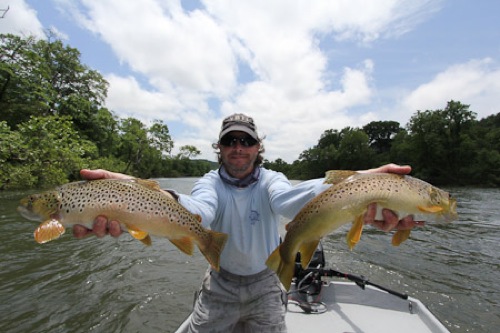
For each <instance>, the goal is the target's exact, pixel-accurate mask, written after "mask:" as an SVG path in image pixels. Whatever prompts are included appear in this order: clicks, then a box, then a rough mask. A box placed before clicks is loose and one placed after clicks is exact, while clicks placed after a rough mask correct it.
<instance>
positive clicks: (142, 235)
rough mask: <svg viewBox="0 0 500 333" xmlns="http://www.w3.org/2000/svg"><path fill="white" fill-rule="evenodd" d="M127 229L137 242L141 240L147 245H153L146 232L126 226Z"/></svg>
mask: <svg viewBox="0 0 500 333" xmlns="http://www.w3.org/2000/svg"><path fill="white" fill-rule="evenodd" d="M125 227H126V228H127V231H128V233H129V234H130V235H132V237H134V238H135V239H137V240H140V241H141V242H143V243H144V244H146V245H151V238H150V237H149V234H148V233H147V232H146V231H142V230H140V229H137V228H136V227H134V226H132V225H129V224H125Z"/></svg>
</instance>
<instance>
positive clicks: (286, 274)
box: [266, 245, 295, 290]
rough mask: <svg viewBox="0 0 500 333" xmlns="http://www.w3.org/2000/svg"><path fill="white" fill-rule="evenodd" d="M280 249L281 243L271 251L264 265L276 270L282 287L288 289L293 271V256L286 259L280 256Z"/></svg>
mask: <svg viewBox="0 0 500 333" xmlns="http://www.w3.org/2000/svg"><path fill="white" fill-rule="evenodd" d="M280 249H281V245H280V246H278V247H277V248H276V249H275V250H274V251H273V253H271V255H270V256H269V257H268V258H267V260H266V265H267V267H269V268H270V269H271V270H273V271H275V272H276V275H278V277H279V279H280V281H281V283H282V284H283V287H285V289H286V290H289V289H290V285H291V284H292V279H293V274H294V272H295V256H294V257H293V258H288V259H289V260H288V261H286V259H284V258H283V257H282V256H281V252H280Z"/></svg>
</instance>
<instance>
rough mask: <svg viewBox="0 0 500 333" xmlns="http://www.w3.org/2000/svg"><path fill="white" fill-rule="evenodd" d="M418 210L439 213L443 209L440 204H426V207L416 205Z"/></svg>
mask: <svg viewBox="0 0 500 333" xmlns="http://www.w3.org/2000/svg"><path fill="white" fill-rule="evenodd" d="M417 208H418V210H419V211H421V212H423V213H432V214H434V213H440V212H442V211H443V207H441V206H428V207H424V206H418V207H417Z"/></svg>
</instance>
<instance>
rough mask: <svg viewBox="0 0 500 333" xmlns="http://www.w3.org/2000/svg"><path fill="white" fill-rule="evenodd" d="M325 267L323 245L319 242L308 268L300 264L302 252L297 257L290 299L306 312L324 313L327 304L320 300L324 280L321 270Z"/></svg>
mask: <svg viewBox="0 0 500 333" xmlns="http://www.w3.org/2000/svg"><path fill="white" fill-rule="evenodd" d="M324 267H325V254H324V252H323V245H322V244H321V243H319V244H318V247H317V248H316V250H315V251H314V254H313V256H312V259H311V261H310V262H309V265H308V266H307V268H306V269H303V268H302V265H301V264H300V253H297V256H296V258H295V271H294V275H293V276H294V278H293V281H294V283H293V284H292V286H293V287H292V290H291V291H290V293H289V294H290V295H291V296H290V298H289V301H291V302H294V303H296V304H297V305H298V306H299V307H300V308H301V309H302V310H303V311H304V312H306V313H322V312H324V311H326V306H325V305H324V304H323V303H321V302H320V298H321V288H322V286H323V282H322V281H321V275H320V274H319V273H318V271H319V270H321V269H323V268H324Z"/></svg>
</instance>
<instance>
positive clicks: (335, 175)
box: [324, 170, 357, 184]
mask: <svg viewBox="0 0 500 333" xmlns="http://www.w3.org/2000/svg"><path fill="white" fill-rule="evenodd" d="M355 174H357V172H356V171H351V170H330V171H327V172H326V174H325V181H324V183H325V184H338V183H340V182H341V181H343V180H345V179H347V178H349V177H351V176H352V175H355Z"/></svg>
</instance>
